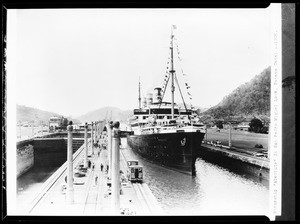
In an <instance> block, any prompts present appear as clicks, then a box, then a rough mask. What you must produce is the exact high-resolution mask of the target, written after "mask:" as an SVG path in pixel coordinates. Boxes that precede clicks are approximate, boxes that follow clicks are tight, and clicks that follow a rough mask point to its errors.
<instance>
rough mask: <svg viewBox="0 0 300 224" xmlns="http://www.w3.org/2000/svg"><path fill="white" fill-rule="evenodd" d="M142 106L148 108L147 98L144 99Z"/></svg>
mask: <svg viewBox="0 0 300 224" xmlns="http://www.w3.org/2000/svg"><path fill="white" fill-rule="evenodd" d="M142 105H143V107H146V106H147V100H146V97H143V101H142Z"/></svg>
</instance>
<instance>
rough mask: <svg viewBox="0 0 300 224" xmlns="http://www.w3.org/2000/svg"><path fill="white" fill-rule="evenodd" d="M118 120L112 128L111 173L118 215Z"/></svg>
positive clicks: (115, 210) (113, 200)
mask: <svg viewBox="0 0 300 224" xmlns="http://www.w3.org/2000/svg"><path fill="white" fill-rule="evenodd" d="M117 123H118V122H116V123H115V124H114V128H113V130H112V164H111V165H112V166H111V170H112V175H111V187H112V191H111V195H112V208H113V211H114V213H115V214H116V215H118V214H120V134H119V130H118V128H119V127H118V125H117Z"/></svg>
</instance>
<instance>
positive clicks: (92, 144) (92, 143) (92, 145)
mask: <svg viewBox="0 0 300 224" xmlns="http://www.w3.org/2000/svg"><path fill="white" fill-rule="evenodd" d="M91 151H92V154H94V140H93V122H91Z"/></svg>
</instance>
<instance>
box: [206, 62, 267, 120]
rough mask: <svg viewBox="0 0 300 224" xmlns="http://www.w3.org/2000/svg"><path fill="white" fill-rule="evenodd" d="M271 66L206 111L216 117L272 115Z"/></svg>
mask: <svg viewBox="0 0 300 224" xmlns="http://www.w3.org/2000/svg"><path fill="white" fill-rule="evenodd" d="M270 89H271V68H270V67H268V68H266V69H265V70H263V71H262V72H261V73H260V74H259V75H256V76H255V77H254V78H253V79H252V80H250V81H249V82H247V83H245V84H243V85H241V86H239V87H238V88H237V89H235V90H234V91H233V92H232V93H231V94H229V95H228V96H226V97H224V99H223V100H222V101H221V102H220V103H219V104H217V105H216V106H214V107H212V108H210V109H209V110H207V111H205V112H204V113H203V115H210V116H212V117H214V118H215V119H222V118H225V117H228V116H243V117H249V116H270Z"/></svg>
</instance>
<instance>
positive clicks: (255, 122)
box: [249, 118, 264, 133]
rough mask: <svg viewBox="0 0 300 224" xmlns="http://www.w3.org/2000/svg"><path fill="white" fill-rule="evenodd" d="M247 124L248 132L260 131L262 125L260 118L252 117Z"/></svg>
mask: <svg viewBox="0 0 300 224" xmlns="http://www.w3.org/2000/svg"><path fill="white" fill-rule="evenodd" d="M249 126H250V127H249V131H250V132H255V133H260V132H261V130H262V128H263V126H264V125H263V123H262V122H261V120H259V119H257V118H253V119H252V120H251V121H250V123H249Z"/></svg>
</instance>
